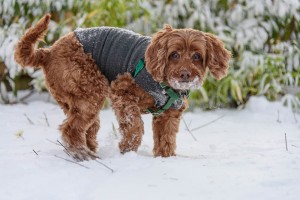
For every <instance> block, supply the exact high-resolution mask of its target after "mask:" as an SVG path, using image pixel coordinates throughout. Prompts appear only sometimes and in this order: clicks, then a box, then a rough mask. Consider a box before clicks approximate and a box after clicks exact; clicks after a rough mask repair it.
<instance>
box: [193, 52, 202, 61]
mask: <svg viewBox="0 0 300 200" xmlns="http://www.w3.org/2000/svg"><path fill="white" fill-rule="evenodd" d="M192 59H193V60H194V61H199V60H200V59H201V56H200V54H199V53H195V54H194V55H193V56H192Z"/></svg>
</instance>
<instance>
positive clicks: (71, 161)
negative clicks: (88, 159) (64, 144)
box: [54, 155, 90, 169]
mask: <svg viewBox="0 0 300 200" xmlns="http://www.w3.org/2000/svg"><path fill="white" fill-rule="evenodd" d="M54 156H55V157H56V158H60V159H62V160H65V161H68V162H70V163H74V164H76V165H79V166H81V167H84V168H86V169H90V168H89V167H87V166H85V165H83V164H80V163H78V162H75V161H73V160H69V159H66V158H62V157H60V156H57V155H54Z"/></svg>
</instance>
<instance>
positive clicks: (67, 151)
mask: <svg viewBox="0 0 300 200" xmlns="http://www.w3.org/2000/svg"><path fill="white" fill-rule="evenodd" d="M56 141H57V142H58V143H59V144H60V145H61V146H62V147H63V148H64V149H65V150H66V153H67V154H68V155H69V156H71V153H70V152H69V150H68V149H67V148H66V147H65V146H64V145H63V144H62V143H61V142H60V141H59V140H56Z"/></svg>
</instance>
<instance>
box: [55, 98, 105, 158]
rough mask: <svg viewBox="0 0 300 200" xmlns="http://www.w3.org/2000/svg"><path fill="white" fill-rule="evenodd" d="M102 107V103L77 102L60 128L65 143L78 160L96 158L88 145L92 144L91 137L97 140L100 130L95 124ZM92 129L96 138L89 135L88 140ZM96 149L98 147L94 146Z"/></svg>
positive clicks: (82, 100)
mask: <svg viewBox="0 0 300 200" xmlns="http://www.w3.org/2000/svg"><path fill="white" fill-rule="evenodd" d="M101 107H102V104H100V103H91V102H89V101H88V100H84V99H81V100H80V101H76V102H74V104H73V105H72V107H70V110H69V113H68V115H67V119H66V120H65V121H64V123H63V124H62V125H61V126H60V130H61V132H62V138H63V141H64V142H65V143H66V147H67V148H68V149H69V150H70V153H71V154H72V156H73V157H74V158H75V159H76V160H80V161H81V160H87V159H90V158H92V159H95V158H96V154H95V152H94V151H92V150H91V149H90V148H89V147H88V144H91V140H90V137H91V138H93V139H94V138H96V134H97V131H98V130H97V126H95V125H94V124H95V120H96V119H97V118H98V115H99V110H100V109H101ZM91 127H93V130H94V136H91V135H89V137H88V138H87V133H90V131H91V130H92V129H90V128H91ZM95 142H96V141H95ZM94 145H95V143H94ZM96 146H97V145H96ZM95 149H96V147H95V146H94V150H95Z"/></svg>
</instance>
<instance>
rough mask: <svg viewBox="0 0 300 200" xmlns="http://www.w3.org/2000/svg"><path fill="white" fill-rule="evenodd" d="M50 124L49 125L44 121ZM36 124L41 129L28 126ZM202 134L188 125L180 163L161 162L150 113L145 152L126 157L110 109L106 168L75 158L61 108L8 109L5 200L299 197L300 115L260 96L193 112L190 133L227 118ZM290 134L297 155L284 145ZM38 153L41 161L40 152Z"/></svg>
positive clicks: (0, 115) (104, 133)
mask: <svg viewBox="0 0 300 200" xmlns="http://www.w3.org/2000/svg"><path fill="white" fill-rule="evenodd" d="M44 113H45V115H46V116H47V120H48V123H49V127H48V125H47V121H46V120H45V115H44ZM24 114H26V116H27V117H28V119H30V120H31V121H32V122H33V124H31V123H30V122H29V120H28V119H27V117H26V116H25V115H24ZM223 115H224V117H222V118H221V119H219V120H218V121H216V122H214V123H211V124H209V125H207V126H204V127H202V128H200V129H199V130H195V131H193V132H192V133H193V135H194V136H195V137H196V138H197V141H195V140H194V139H193V137H192V136H191V135H190V134H189V133H188V131H187V130H186V129H185V125H184V123H183V122H182V123H181V126H180V132H179V134H178V137H177V154H178V155H177V156H176V157H171V158H160V157H159V158H153V156H152V147H153V141H152V130H151V115H146V116H144V117H143V119H144V123H145V124H144V125H145V135H144V137H143V142H142V145H141V147H140V148H139V151H138V152H137V153H133V152H131V153H127V154H125V155H121V154H120V153H119V151H118V148H117V144H118V141H119V138H120V135H119V134H115V133H114V131H113V128H112V124H114V126H115V127H117V122H116V118H115V117H114V114H113V112H112V111H111V110H103V111H102V113H101V126H102V127H101V129H100V131H99V137H98V140H99V142H100V149H99V154H98V155H99V156H100V157H101V158H102V160H101V162H103V163H104V164H106V165H108V166H109V167H110V168H112V169H113V170H114V173H111V171H110V170H108V169H107V168H105V167H104V166H102V165H101V164H99V163H97V162H96V161H85V162H80V164H82V165H84V166H86V167H88V168H89V169H87V168H85V167H82V166H79V165H77V164H74V163H71V162H67V161H65V160H63V159H60V158H58V157H55V155H57V156H59V157H62V158H67V159H71V158H70V157H69V156H68V155H67V154H65V153H64V151H63V147H62V146H60V145H57V144H54V143H52V142H51V141H53V142H56V140H60V133H59V131H58V129H57V128H58V125H59V124H60V123H61V122H62V120H63V119H64V115H63V112H62V111H61V109H60V108H59V107H58V106H57V105H55V104H53V103H47V102H45V101H34V102H30V103H29V104H28V105H22V104H17V105H0V198H1V199H5V200H10V199H11V200H18V199H22V200H23V199H30V200H32V199H43V200H47V199H50V200H53V199H72V200H76V199H78V200H82V199H85V200H87V199H95V200H96V199H109V200H112V199H123V200H126V199H130V200H135V199H136V200H140V199H143V200H147V199H151V200H152V199H156V200H159V199H164V200H165V199H172V200H177V199H188V200H194V199H195V200H199V199H204V200H207V199H211V200H219V199H228V200H235V199H243V200H247V199H249V200H250V199H251V200H253V199H255V200H268V199H272V200H277V199H278V200H298V199H300V190H299V188H300V122H299V121H300V116H299V115H297V114H293V113H292V112H291V111H290V110H289V109H287V108H284V107H282V103H280V102H278V103H270V102H268V101H266V100H265V99H264V98H262V97H260V98H254V97H253V98H251V99H250V102H249V103H248V104H247V106H246V108H245V109H243V110H223V109H219V110H215V111H213V112H203V111H196V112H194V113H185V114H184V119H185V121H186V122H187V124H189V123H190V125H189V128H190V129H193V128H196V127H200V126H201V125H203V124H206V123H208V122H211V121H213V120H214V119H217V118H218V117H220V116H223ZM285 133H286V135H287V144H288V151H286V146H285ZM33 150H35V151H36V152H37V153H38V155H36V154H35V153H34V152H33Z"/></svg>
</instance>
